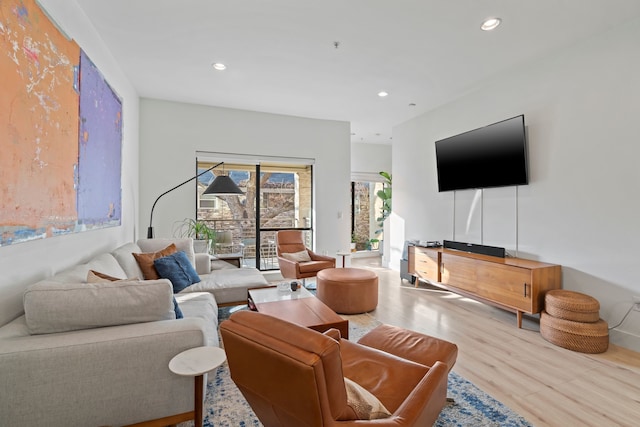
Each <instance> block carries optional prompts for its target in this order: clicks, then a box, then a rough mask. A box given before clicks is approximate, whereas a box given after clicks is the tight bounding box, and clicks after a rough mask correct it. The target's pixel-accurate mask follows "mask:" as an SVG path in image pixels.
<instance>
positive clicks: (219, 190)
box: [147, 162, 244, 239]
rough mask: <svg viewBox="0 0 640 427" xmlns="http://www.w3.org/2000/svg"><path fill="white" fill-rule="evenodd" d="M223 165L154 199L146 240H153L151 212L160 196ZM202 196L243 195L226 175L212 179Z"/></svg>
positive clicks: (177, 186) (221, 163) (212, 168)
mask: <svg viewBox="0 0 640 427" xmlns="http://www.w3.org/2000/svg"><path fill="white" fill-rule="evenodd" d="M222 165H224V162H220V163H218V164H217V165H214V166H212V167H210V168H209V169H207V170H206V171H204V172H201V173H199V174H198V175H196V176H194V177H191V178H189V179H188V180H186V181H184V182H181V183H180V184H178V185H176V186H175V187H173V188H171V189H169V190H167V191H165V192H164V193H162V194H161V195H159V196H158V198H157V199H156V201H155V202H153V206H151V216H150V217H149V228H148V229H147V238H148V239H153V237H154V236H153V210H154V209H155V208H156V203H158V200H160V198H161V197H162V196H164V195H165V194H168V193H171V192H172V191H173V190H175V189H176V188H180V187H182V186H183V185H185V184H186V183H188V182H190V181H193V180H194V179H196V178H198V177H200V176H202V175H204V174H205V173H207V172H209V171H212V170H214V169H215V168H217V167H218V166H222ZM202 194H215V195H218V196H225V195H226V196H232V195H239V194H244V193H243V192H242V190H240V188H238V186H237V185H236V183H235V182H233V180H232V179H231V178H230V177H229V176H228V175H218V176H216V177H215V178H214V180H213V182H212V183H211V184H209V186H208V187H207V188H206V190H204V192H203V193H202Z"/></svg>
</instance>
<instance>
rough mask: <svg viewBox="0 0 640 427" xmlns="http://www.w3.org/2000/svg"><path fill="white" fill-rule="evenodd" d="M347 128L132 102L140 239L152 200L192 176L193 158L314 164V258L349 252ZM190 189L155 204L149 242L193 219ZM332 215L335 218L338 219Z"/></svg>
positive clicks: (166, 103)
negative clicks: (136, 120)
mask: <svg viewBox="0 0 640 427" xmlns="http://www.w3.org/2000/svg"><path fill="white" fill-rule="evenodd" d="M349 137H350V125H349V123H347V122H338V121H329V120H315V119H307V118H301V117H293V116H284V115H278V114H268V113H259V112H253V111H244V110H234V109H229V108H219V107H207V106H202V105H194V104H183V103H177V102H170V101H160V100H154V99H142V100H141V103H140V152H141V153H142V154H141V156H140V207H141V211H140V212H141V215H140V220H139V230H140V231H139V233H140V235H141V236H142V235H145V234H146V228H147V227H148V225H149V214H150V212H151V206H152V204H153V202H154V200H155V199H156V198H157V197H158V196H159V195H160V194H161V193H163V192H164V191H166V190H168V189H170V188H171V187H173V186H175V185H176V184H179V183H180V182H182V181H184V180H186V179H188V178H190V177H191V176H193V175H194V174H195V159H196V152H197V151H207V152H218V153H235V154H244V155H258V156H259V155H263V156H279V157H298V158H310V159H315V165H314V169H313V174H314V208H315V230H316V238H315V246H316V250H317V251H325V250H326V251H328V252H329V253H335V251H336V250H338V249H347V248H348V247H349V242H350V238H349V224H350V222H349V201H350V199H349V194H350V193H349V174H350V168H349V165H350V147H349ZM195 206H196V196H195V187H194V186H193V185H188V184H187V185H185V186H183V187H181V188H180V189H177V190H175V191H174V192H172V193H170V194H167V195H166V196H164V197H163V198H162V199H161V200H160V201H159V202H158V204H157V205H156V208H155V211H154V214H153V226H154V229H155V235H156V237H163V236H164V237H167V236H171V233H172V226H173V224H174V223H175V222H176V221H180V220H182V219H184V218H193V217H194V216H195ZM339 213H341V214H342V217H341V218H338V216H339Z"/></svg>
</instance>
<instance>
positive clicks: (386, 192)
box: [376, 172, 391, 255]
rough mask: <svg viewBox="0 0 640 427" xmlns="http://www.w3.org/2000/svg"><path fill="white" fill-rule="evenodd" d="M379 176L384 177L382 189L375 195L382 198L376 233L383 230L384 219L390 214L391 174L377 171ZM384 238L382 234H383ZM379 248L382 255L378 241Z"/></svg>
mask: <svg viewBox="0 0 640 427" xmlns="http://www.w3.org/2000/svg"><path fill="white" fill-rule="evenodd" d="M378 173H379V174H380V176H382V177H383V178H384V184H383V187H382V190H378V192H377V193H376V195H377V196H378V198H380V200H382V208H381V210H380V216H379V217H378V218H376V221H378V227H380V228H379V229H378V230H377V231H376V234H380V233H382V232H383V231H384V220H385V219H387V217H388V216H389V215H391V174H390V173H389V172H378ZM383 238H384V235H383ZM378 247H379V248H380V254H381V255H382V246H381V245H380V242H378Z"/></svg>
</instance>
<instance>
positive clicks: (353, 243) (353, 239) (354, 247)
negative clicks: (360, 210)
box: [351, 233, 358, 252]
mask: <svg viewBox="0 0 640 427" xmlns="http://www.w3.org/2000/svg"><path fill="white" fill-rule="evenodd" d="M357 242H358V240H357V239H356V233H352V234H351V252H355V251H356V243H357Z"/></svg>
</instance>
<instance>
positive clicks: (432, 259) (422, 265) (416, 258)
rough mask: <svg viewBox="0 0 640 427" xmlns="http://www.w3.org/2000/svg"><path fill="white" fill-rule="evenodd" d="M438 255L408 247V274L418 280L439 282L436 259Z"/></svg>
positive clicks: (418, 248)
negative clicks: (413, 275)
mask: <svg viewBox="0 0 640 427" xmlns="http://www.w3.org/2000/svg"><path fill="white" fill-rule="evenodd" d="M439 256H440V253H439V252H438V251H435V250H431V249H428V248H422V247H419V246H411V247H409V272H410V273H412V274H415V275H416V276H417V277H418V278H420V279H425V280H429V281H432V282H439V281H440V276H439V274H438V273H439V271H440V270H439V268H438V257H439Z"/></svg>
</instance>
